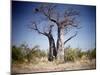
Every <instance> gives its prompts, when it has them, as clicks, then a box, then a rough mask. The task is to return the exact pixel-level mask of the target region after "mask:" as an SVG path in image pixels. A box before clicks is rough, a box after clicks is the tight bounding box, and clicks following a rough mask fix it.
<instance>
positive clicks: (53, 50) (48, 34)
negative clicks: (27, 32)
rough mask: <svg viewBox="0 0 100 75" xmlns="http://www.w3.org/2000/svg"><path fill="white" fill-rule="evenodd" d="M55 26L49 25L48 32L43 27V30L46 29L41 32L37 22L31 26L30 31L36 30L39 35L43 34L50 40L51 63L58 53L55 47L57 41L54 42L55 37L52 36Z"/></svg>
mask: <svg viewBox="0 0 100 75" xmlns="http://www.w3.org/2000/svg"><path fill="white" fill-rule="evenodd" d="M53 26H54V25H47V28H46V30H45V28H44V27H42V29H44V30H43V31H41V30H40V29H39V25H38V24H37V23H36V21H35V22H32V24H31V26H29V28H30V29H32V30H35V31H36V32H38V33H39V34H42V35H44V36H46V37H47V38H48V41H49V53H48V60H49V61H53V59H54V58H56V56H57V51H56V47H55V40H54V38H53V35H52V28H53Z"/></svg>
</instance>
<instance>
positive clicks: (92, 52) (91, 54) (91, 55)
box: [86, 48, 96, 59]
mask: <svg viewBox="0 0 100 75" xmlns="http://www.w3.org/2000/svg"><path fill="white" fill-rule="evenodd" d="M86 53H87V56H88V58H89V59H95V58H96V48H94V49H92V50H88V51H87V52H86Z"/></svg>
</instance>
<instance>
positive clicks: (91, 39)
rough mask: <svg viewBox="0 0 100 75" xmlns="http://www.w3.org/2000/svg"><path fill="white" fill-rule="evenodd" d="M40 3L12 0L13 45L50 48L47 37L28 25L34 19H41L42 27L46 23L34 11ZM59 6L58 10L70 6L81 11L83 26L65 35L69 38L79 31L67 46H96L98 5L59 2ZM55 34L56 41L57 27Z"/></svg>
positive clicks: (81, 23)
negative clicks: (24, 44)
mask: <svg viewBox="0 0 100 75" xmlns="http://www.w3.org/2000/svg"><path fill="white" fill-rule="evenodd" d="M40 4H41V3H39V2H21V1H12V45H16V46H20V45H21V44H23V43H26V44H28V46H29V47H30V48H32V47H33V46H35V45H39V46H40V48H41V49H43V50H46V49H48V48H49V43H48V38H47V37H45V36H43V35H40V34H38V33H37V32H35V31H33V30H31V29H29V28H28V25H29V24H30V23H31V21H33V20H36V21H39V23H40V24H39V26H40V29H41V28H43V27H45V26H44V25H46V23H47V22H46V21H45V20H44V19H42V20H41V17H42V16H41V15H40V14H37V15H34V13H33V9H34V8H36V7H38V5H40ZM57 6H58V8H57V11H58V12H61V11H64V10H65V9H67V8H70V7H71V8H73V9H76V10H78V11H79V12H80V16H79V17H78V19H79V21H80V26H81V28H80V29H72V30H71V31H69V33H68V34H66V35H65V36H64V39H67V38H68V37H70V36H71V35H73V34H74V33H75V31H78V34H77V36H76V37H74V38H73V39H71V40H70V41H68V42H67V44H66V45H65V47H67V46H69V45H70V46H71V47H72V48H81V49H82V50H88V49H92V48H95V44H96V36H95V35H96V30H95V29H96V7H95V6H86V5H73V4H57ZM43 29H44V28H43ZM41 30H42V29H41ZM53 36H54V39H55V41H56V40H57V31H56V29H54V33H53Z"/></svg>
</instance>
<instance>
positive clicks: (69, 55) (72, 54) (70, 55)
mask: <svg viewBox="0 0 100 75" xmlns="http://www.w3.org/2000/svg"><path fill="white" fill-rule="evenodd" d="M77 58H78V55H77V51H75V49H72V48H69V49H67V50H65V54H64V60H65V62H66V61H75V60H76V59H77Z"/></svg>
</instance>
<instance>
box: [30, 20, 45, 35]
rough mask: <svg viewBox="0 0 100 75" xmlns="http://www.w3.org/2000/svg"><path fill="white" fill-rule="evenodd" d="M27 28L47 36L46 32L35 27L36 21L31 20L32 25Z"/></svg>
mask: <svg viewBox="0 0 100 75" xmlns="http://www.w3.org/2000/svg"><path fill="white" fill-rule="evenodd" d="M29 28H30V29H32V30H35V31H37V32H38V33H39V34H42V35H45V36H47V33H46V32H41V31H40V30H39V28H38V27H37V24H36V22H32V25H31V26H30V27H29Z"/></svg>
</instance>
